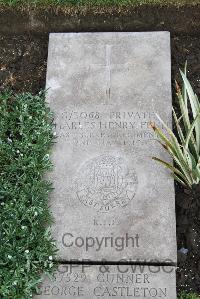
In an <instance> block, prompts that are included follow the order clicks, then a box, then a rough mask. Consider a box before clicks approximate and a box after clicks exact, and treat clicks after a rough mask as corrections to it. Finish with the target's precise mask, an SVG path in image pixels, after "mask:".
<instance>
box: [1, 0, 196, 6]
mask: <svg viewBox="0 0 200 299" xmlns="http://www.w3.org/2000/svg"><path fill="white" fill-rule="evenodd" d="M142 4H152V5H153V4H162V5H169V4H171V5H178V6H181V5H185V4H190V5H195V4H200V0H0V5H6V6H24V5H25V7H29V6H33V7H37V6H52V5H53V6H76V7H77V6H137V5H142Z"/></svg>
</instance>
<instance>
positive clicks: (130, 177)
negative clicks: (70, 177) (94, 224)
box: [75, 155, 138, 212]
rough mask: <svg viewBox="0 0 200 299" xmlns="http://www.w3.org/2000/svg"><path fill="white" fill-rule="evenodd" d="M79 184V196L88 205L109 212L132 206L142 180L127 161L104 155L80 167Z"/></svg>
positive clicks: (77, 185)
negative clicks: (139, 179)
mask: <svg viewBox="0 0 200 299" xmlns="http://www.w3.org/2000/svg"><path fill="white" fill-rule="evenodd" d="M75 185H76V190H77V191H76V194H77V197H78V199H79V200H80V201H81V202H82V203H83V204H84V205H86V206H88V207H93V208H95V209H96V210H97V211H99V212H109V211H111V210H113V209H116V208H123V207H125V206H127V205H128V204H129V202H130V201H131V200H132V199H133V198H134V196H135V194H136V190H137V185H138V179H137V175H136V172H135V170H134V169H132V168H131V169H129V167H128V165H127V163H126V161H125V159H123V158H121V157H114V156H111V155H101V156H98V157H96V158H93V159H91V160H88V161H86V162H85V163H84V164H83V165H82V166H81V167H80V169H79V171H78V173H77V176H76V180H75Z"/></svg>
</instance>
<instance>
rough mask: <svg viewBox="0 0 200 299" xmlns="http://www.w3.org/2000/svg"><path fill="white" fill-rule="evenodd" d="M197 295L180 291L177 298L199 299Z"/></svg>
mask: <svg viewBox="0 0 200 299" xmlns="http://www.w3.org/2000/svg"><path fill="white" fill-rule="evenodd" d="M199 298H200V297H199V295H196V294H195V293H185V292H182V293H181V294H180V296H179V297H178V299H199Z"/></svg>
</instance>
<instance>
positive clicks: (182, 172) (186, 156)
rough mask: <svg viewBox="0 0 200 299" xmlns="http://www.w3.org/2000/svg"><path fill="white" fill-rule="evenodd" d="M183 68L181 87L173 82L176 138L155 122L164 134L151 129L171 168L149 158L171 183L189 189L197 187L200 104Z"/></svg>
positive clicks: (199, 154) (198, 179)
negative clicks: (170, 177)
mask: <svg viewBox="0 0 200 299" xmlns="http://www.w3.org/2000/svg"><path fill="white" fill-rule="evenodd" d="M186 73H187V64H186V65H185V69H184V72H182V71H180V74H181V77H182V81H183V86H182V88H181V87H180V86H179V85H178V83H177V82H176V95H177V99H178V104H179V108H180V115H177V113H176V112H175V110H174V109H173V118H174V123H175V126H176V131H177V136H176V135H175V134H174V133H173V132H172V130H171V129H170V128H169V127H168V126H167V125H166V124H165V123H164V122H163V121H162V120H161V119H160V118H159V120H160V122H161V123H162V125H163V126H164V128H165V130H166V132H164V131H163V130H161V129H160V128H159V127H157V126H156V125H155V124H153V123H152V124H151V127H152V128H153V130H154V131H155V133H156V134H157V136H158V141H159V143H160V144H161V145H162V146H163V148H164V149H165V150H166V151H167V152H168V153H169V155H170V156H171V157H172V158H173V161H174V165H173V164H170V163H168V162H166V161H163V160H161V159H159V158H158V157H153V159H154V160H156V161H158V162H160V163H161V164H163V165H164V166H165V167H167V168H168V169H169V170H170V171H171V172H172V175H173V177H174V178H175V180H177V181H178V182H179V183H181V184H182V185H184V186H187V187H189V188H191V189H193V188H196V187H197V186H198V188H199V185H200V184H199V183H200V102H199V99H198V97H197V95H196V94H195V93H194V91H193V89H192V86H191V84H190V82H189V81H188V79H187V75H186Z"/></svg>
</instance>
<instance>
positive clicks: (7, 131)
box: [0, 91, 56, 299]
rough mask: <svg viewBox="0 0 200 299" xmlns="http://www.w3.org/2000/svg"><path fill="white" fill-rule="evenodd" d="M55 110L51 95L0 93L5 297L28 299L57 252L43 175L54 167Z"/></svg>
mask: <svg viewBox="0 0 200 299" xmlns="http://www.w3.org/2000/svg"><path fill="white" fill-rule="evenodd" d="M52 126H53V124H52V114H51V112H50V111H49V108H47V107H46V105H45V93H44V92H40V93H39V94H38V95H36V96H32V95H31V94H30V93H24V94H20V95H14V94H12V93H11V92H8V91H6V92H3V93H1V94H0V239H1V243H0V298H2V299H11V298H12V299H27V298H31V296H32V292H34V291H35V290H36V289H37V285H38V283H40V279H41V278H40V275H41V273H43V272H45V273H51V271H52V270H53V268H54V267H53V262H52V260H53V259H54V257H55V254H56V248H55V245H54V241H53V240H52V237H51V234H50V232H49V225H50V224H51V221H52V217H51V214H50V212H49V208H48V195H49V192H50V191H51V189H52V186H51V184H50V183H49V182H47V181H46V180H44V179H43V176H44V174H45V172H46V171H47V170H49V169H50V168H51V162H50V160H49V150H50V148H51V146H52V143H53V138H54V137H53V130H52Z"/></svg>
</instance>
